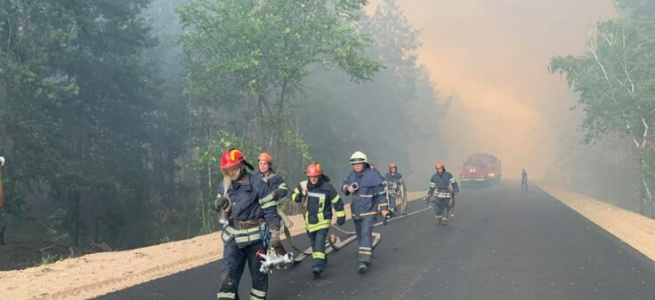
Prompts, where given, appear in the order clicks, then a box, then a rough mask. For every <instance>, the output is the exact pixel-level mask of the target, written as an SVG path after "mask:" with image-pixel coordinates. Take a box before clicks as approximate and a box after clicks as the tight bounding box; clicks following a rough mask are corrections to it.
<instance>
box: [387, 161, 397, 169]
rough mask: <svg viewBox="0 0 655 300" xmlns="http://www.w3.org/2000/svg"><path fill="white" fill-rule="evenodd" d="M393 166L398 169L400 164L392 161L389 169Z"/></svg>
mask: <svg viewBox="0 0 655 300" xmlns="http://www.w3.org/2000/svg"><path fill="white" fill-rule="evenodd" d="M392 168H396V169H398V166H397V165H396V163H395V162H392V163H390V164H389V170H391V169H392Z"/></svg>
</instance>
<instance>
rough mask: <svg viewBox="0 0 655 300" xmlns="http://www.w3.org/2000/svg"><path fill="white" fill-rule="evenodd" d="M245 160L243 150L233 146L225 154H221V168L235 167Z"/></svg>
mask: <svg viewBox="0 0 655 300" xmlns="http://www.w3.org/2000/svg"><path fill="white" fill-rule="evenodd" d="M244 161H245V159H244V158H243V153H241V150H239V149H236V148H232V149H230V150H227V151H225V152H224V153H223V156H221V169H227V168H230V167H234V166H236V165H238V164H240V163H243V162H244Z"/></svg>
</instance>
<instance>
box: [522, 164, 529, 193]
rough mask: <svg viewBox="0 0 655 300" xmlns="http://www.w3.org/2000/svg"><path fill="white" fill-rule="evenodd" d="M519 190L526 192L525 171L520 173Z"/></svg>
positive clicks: (526, 178) (526, 179)
mask: <svg viewBox="0 0 655 300" xmlns="http://www.w3.org/2000/svg"><path fill="white" fill-rule="evenodd" d="M521 190H522V191H527V190H528V172H526V171H525V169H523V170H522V171H521Z"/></svg>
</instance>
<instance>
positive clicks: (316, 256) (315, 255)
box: [312, 252, 325, 259]
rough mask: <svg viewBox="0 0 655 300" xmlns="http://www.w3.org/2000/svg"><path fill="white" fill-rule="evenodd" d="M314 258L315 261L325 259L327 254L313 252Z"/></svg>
mask: <svg viewBox="0 0 655 300" xmlns="http://www.w3.org/2000/svg"><path fill="white" fill-rule="evenodd" d="M312 258H314V259H325V253H323V252H312Z"/></svg>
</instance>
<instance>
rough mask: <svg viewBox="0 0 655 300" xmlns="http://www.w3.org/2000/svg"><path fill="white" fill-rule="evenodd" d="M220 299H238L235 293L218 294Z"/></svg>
mask: <svg viewBox="0 0 655 300" xmlns="http://www.w3.org/2000/svg"><path fill="white" fill-rule="evenodd" d="M216 296H217V297H218V299H219V300H220V299H236V298H237V295H236V294H235V293H218V294H216Z"/></svg>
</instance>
